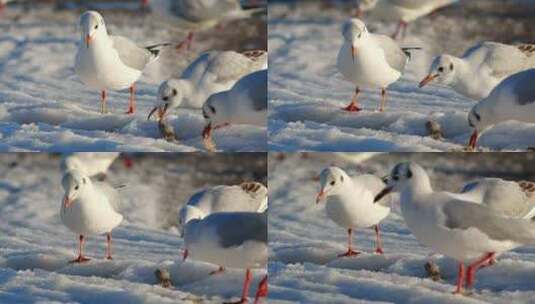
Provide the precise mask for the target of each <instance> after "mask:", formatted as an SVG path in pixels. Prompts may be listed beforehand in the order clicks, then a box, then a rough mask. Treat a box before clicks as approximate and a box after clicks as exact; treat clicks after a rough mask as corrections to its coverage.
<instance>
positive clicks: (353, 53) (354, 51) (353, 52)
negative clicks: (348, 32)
mask: <svg viewBox="0 0 535 304" xmlns="http://www.w3.org/2000/svg"><path fill="white" fill-rule="evenodd" d="M356 54H357V49H356V48H355V46H353V45H352V46H351V58H353V62H355V55H356Z"/></svg>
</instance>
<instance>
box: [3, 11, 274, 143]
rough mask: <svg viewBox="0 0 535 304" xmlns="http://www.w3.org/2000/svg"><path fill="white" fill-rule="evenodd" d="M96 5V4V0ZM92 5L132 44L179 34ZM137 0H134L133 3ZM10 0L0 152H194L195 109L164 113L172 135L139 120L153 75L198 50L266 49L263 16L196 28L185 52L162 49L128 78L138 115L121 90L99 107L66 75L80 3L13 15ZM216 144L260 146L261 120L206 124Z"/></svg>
mask: <svg viewBox="0 0 535 304" xmlns="http://www.w3.org/2000/svg"><path fill="white" fill-rule="evenodd" d="M100 3H101V4H102V2H100ZM133 3H134V1H132V3H131V4H132V5H130V6H126V7H121V6H119V8H114V6H111V4H109V3H104V4H108V6H105V7H110V8H113V9H100V8H99V7H97V9H98V10H99V11H100V12H101V13H102V14H103V16H104V18H105V20H106V22H107V26H108V29H109V30H110V32H112V33H113V34H118V35H123V36H129V37H131V38H132V39H133V40H135V41H137V42H138V43H140V44H146V45H149V44H153V43H160V42H168V41H171V42H177V43H178V42H179V41H181V40H182V39H183V38H184V37H185V35H186V33H184V32H181V31H179V30H177V29H176V28H173V27H172V26H170V25H168V24H165V23H162V22H159V21H158V18H157V17H155V16H154V15H151V14H141V13H140V12H137V11H135V9H137V6H136V5H133ZM135 3H139V1H135ZM21 11H22V9H21V8H19V7H18V6H17V5H14V6H9V7H8V9H7V10H6V11H5V12H4V13H2V16H0V139H1V144H0V150H3V151H20V150H22V151H27V150H30V151H35V150H38V151H54V152H64V151H136V152H138V151H194V150H202V149H203V145H202V141H201V132H202V129H203V127H204V124H205V122H204V119H203V117H202V113H201V112H200V110H187V109H185V110H179V111H175V113H173V115H171V116H170V117H169V119H168V121H169V123H170V124H171V126H172V127H173V129H174V131H175V133H176V136H177V137H178V139H179V142H178V143H177V142H167V141H165V140H164V139H162V135H161V134H160V132H159V129H158V125H157V123H156V122H155V121H147V115H148V113H149V111H150V109H152V107H153V106H154V103H155V101H156V97H155V96H156V93H157V88H158V85H159V83H160V82H161V81H162V80H165V79H167V78H168V77H170V76H175V77H176V76H179V75H180V73H181V71H182V70H183V69H184V68H185V67H186V65H187V64H188V63H190V62H191V61H193V60H194V59H195V58H196V57H197V55H198V54H199V53H200V52H203V51H205V50H211V49H216V50H227V49H230V50H237V51H242V50H247V49H266V48H267V40H266V23H265V16H264V17H259V18H254V19H249V20H241V21H235V22H230V23H226V24H225V25H223V27H222V28H221V29H215V30H212V31H208V32H205V33H200V34H199V35H198V36H196V38H195V42H194V44H193V49H192V50H191V51H182V52H179V53H177V52H175V51H174V50H169V51H165V52H163V54H162V56H161V58H160V60H159V61H158V62H156V63H154V64H153V65H151V66H150V67H148V68H147V70H146V73H145V74H144V76H143V77H142V78H141V80H140V81H139V82H138V83H137V113H136V114H135V115H133V116H129V115H126V114H124V113H125V112H126V110H127V107H128V96H129V94H128V92H127V91H121V92H109V95H108V96H109V107H110V111H111V114H107V115H101V114H99V109H100V108H99V102H100V93H99V92H95V91H93V90H91V89H90V88H88V87H86V86H84V85H83V84H82V83H81V82H80V81H79V80H78V78H77V76H76V75H75V73H74V69H73V65H74V56H75V53H76V45H75V44H76V43H77V41H78V40H79V33H78V32H77V22H78V16H79V13H80V12H81V11H82V10H74V9H72V10H60V11H54V10H53V9H52V5H36V6H33V7H32V8H31V10H30V11H29V12H28V13H21ZM214 140H215V142H216V144H217V145H218V149H222V150H228V151H265V150H266V148H267V147H266V128H261V127H253V126H231V127H229V128H224V129H221V130H218V131H217V132H215V139H214Z"/></svg>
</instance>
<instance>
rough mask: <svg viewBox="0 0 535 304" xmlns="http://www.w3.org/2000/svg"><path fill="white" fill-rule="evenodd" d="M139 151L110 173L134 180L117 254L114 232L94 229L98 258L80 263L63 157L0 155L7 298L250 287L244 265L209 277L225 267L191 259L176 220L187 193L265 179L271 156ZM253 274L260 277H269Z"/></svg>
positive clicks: (221, 293) (1, 262)
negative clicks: (167, 280) (65, 219)
mask: <svg viewBox="0 0 535 304" xmlns="http://www.w3.org/2000/svg"><path fill="white" fill-rule="evenodd" d="M133 159H134V166H133V168H131V169H126V168H125V167H124V166H123V164H122V163H121V161H116V163H114V164H113V165H112V168H111V169H110V172H109V175H108V180H109V181H110V182H113V183H116V184H125V185H126V187H125V188H123V189H122V190H121V195H122V196H123V204H122V208H121V209H122V213H123V215H124V216H125V220H124V222H123V223H122V224H121V225H120V226H119V227H118V228H116V229H115V230H114V231H113V253H114V260H113V261H106V260H104V259H103V257H104V248H105V237H104V236H90V237H89V239H88V242H87V244H86V249H87V254H88V256H89V257H91V258H92V259H93V260H92V261H90V262H88V263H86V264H82V265H72V264H68V263H67V261H68V260H70V259H73V258H74V257H75V254H76V248H77V237H76V236H75V235H74V234H73V233H72V232H70V231H69V230H68V229H67V228H66V227H65V226H63V224H62V223H61V221H60V219H59V207H60V204H61V198H62V196H63V191H62V188H61V184H60V181H61V175H60V173H59V158H58V157H57V156H50V155H46V154H33V153H32V154H3V155H0V168H1V170H0V180H1V182H0V303H37V302H40V303H50V302H62V303H65V302H68V303H95V302H99V303H220V302H221V301H223V300H227V301H228V300H230V299H234V300H235V299H236V298H237V297H238V296H239V295H240V294H241V288H242V280H243V277H244V271H243V270H239V269H228V271H226V272H225V273H224V274H220V275H216V276H209V272H210V271H213V270H215V269H217V266H215V265H210V264H206V263H201V262H196V261H193V260H189V261H186V262H185V263H183V262H182V260H181V247H182V240H181V239H180V238H179V236H178V233H177V232H176V229H175V228H174V227H173V226H172V224H173V223H176V222H174V221H175V218H174V217H175V216H176V214H177V210H178V207H179V205H180V204H182V203H183V201H184V200H185V198H187V197H189V195H191V194H193V193H194V192H195V191H196V190H198V189H200V188H202V187H204V186H206V185H211V184H220V183H225V184H235V183H240V182H242V181H244V180H253V179H254V180H257V181H262V182H264V183H265V178H266V158H265V155H264V154H240V155H239V156H237V155H235V156H232V155H229V154H219V155H217V156H208V155H201V154H197V155H175V154H171V155H170V154H167V155H163V154H150V155H139V154H136V155H134V156H133ZM156 269H162V270H163V269H165V270H168V271H169V272H170V274H171V280H172V282H173V287H172V288H169V289H166V288H163V287H160V286H159V285H158V282H157V279H156V277H155V275H154V271H155V270H156ZM253 273H254V282H253V284H257V283H258V282H259V280H260V279H261V278H262V276H263V275H265V271H253ZM253 286H256V285H252V289H251V291H252V292H254V291H255V290H256V288H255V287H253Z"/></svg>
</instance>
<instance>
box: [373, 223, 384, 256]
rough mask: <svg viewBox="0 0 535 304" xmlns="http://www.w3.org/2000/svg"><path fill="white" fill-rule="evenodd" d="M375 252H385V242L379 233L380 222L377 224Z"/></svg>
mask: <svg viewBox="0 0 535 304" xmlns="http://www.w3.org/2000/svg"><path fill="white" fill-rule="evenodd" d="M375 253H377V254H383V253H384V252H383V242H382V241H381V236H380V235H379V224H377V225H375Z"/></svg>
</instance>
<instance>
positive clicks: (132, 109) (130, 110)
mask: <svg viewBox="0 0 535 304" xmlns="http://www.w3.org/2000/svg"><path fill="white" fill-rule="evenodd" d="M129 91H130V104H129V106H128V112H126V113H127V114H134V112H136V98H135V96H136V86H135V84H133V85H132V86H131V87H130V89H129Z"/></svg>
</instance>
